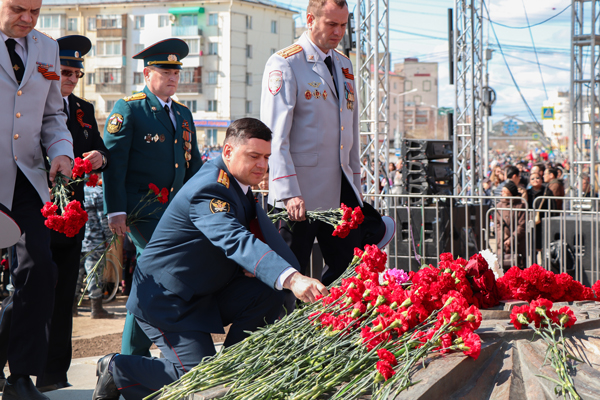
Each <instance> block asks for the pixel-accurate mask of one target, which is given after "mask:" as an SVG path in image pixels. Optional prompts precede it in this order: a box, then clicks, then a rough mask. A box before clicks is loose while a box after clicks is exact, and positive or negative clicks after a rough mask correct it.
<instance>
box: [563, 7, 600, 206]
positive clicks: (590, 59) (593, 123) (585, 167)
mask: <svg viewBox="0 0 600 400" xmlns="http://www.w3.org/2000/svg"><path fill="white" fill-rule="evenodd" d="M571 5H572V7H571V9H572V10H571V30H572V32H571V116H572V123H573V125H572V129H571V132H570V134H569V160H571V162H572V168H571V171H570V179H569V182H570V184H571V187H575V188H581V179H582V173H583V172H588V173H590V185H591V187H592V188H594V187H595V185H594V184H595V183H596V182H598V173H597V171H596V164H597V160H598V135H599V125H600V124H599V122H598V120H599V118H598V113H599V112H600V106H599V103H598V81H599V80H600V76H599V68H598V57H599V56H600V51H599V50H600V49H599V48H598V46H600V43H598V42H597V40H596V30H598V18H599V16H600V14H599V13H600V7H599V0H573V1H572V4H571ZM592 127H593V129H592ZM591 171H596V173H591ZM576 181H577V182H576ZM581 194H582V193H578V192H577V191H576V192H575V193H572V194H571V195H581Z"/></svg>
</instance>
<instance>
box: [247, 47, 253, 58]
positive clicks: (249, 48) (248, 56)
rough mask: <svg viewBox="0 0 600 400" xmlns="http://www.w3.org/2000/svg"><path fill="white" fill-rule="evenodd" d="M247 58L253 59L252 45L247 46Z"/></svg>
mask: <svg viewBox="0 0 600 400" xmlns="http://www.w3.org/2000/svg"><path fill="white" fill-rule="evenodd" d="M246 57H247V58H252V45H251V44H247V45H246Z"/></svg>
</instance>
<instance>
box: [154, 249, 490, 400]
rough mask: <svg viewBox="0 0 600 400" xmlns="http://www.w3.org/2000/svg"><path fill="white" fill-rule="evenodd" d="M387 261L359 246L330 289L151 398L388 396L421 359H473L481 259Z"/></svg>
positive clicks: (477, 341)
mask: <svg viewBox="0 0 600 400" xmlns="http://www.w3.org/2000/svg"><path fill="white" fill-rule="evenodd" d="M386 261H387V255H386V254H385V253H384V252H382V251H381V250H379V249H378V248H377V247H376V246H366V247H365V250H364V251H361V250H359V249H356V250H355V256H354V260H353V261H352V263H351V264H350V267H349V268H348V270H347V272H346V273H345V275H344V276H343V277H341V278H340V279H338V281H336V282H334V284H333V285H332V286H331V287H330V292H329V295H328V296H325V297H321V298H320V299H319V301H317V302H315V303H313V304H310V305H306V306H304V307H302V308H299V309H297V310H296V311H295V312H294V313H292V314H291V315H288V316H286V317H285V318H283V319H282V320H280V321H277V322H275V323H274V324H272V325H269V326H266V327H265V328H262V329H259V330H258V331H256V332H254V333H253V334H252V335H251V336H250V337H249V338H247V339H246V340H244V341H242V342H240V343H238V344H236V345H234V346H231V347H229V348H226V349H224V350H222V351H220V352H219V353H218V354H217V355H216V356H214V357H212V358H209V359H205V360H204V361H203V362H202V363H201V364H199V365H198V366H197V367H195V368H194V369H192V370H191V371H190V372H189V373H188V374H186V375H184V376H183V377H182V378H181V379H180V380H179V381H177V382H175V383H174V384H172V385H169V386H166V387H164V388H163V389H162V390H161V391H160V392H159V393H157V394H155V395H153V396H158V397H159V398H161V399H180V398H183V397H185V396H187V395H189V394H191V393H195V392H198V391H202V390H206V389H209V388H212V387H215V386H219V385H225V386H227V387H230V390H229V392H228V393H227V395H225V396H224V397H223V399H247V398H260V399H264V398H270V399H282V400H283V399H295V400H301V399H302V400H304V399H311V398H320V397H319V396H327V397H328V398H331V399H348V400H349V399H356V398H358V397H360V396H361V395H363V394H365V393H371V396H372V397H371V398H372V399H387V398H393V397H395V396H396V394H397V393H399V392H401V391H403V390H405V389H406V388H408V387H409V386H410V385H412V384H413V383H412V382H411V378H410V377H411V374H412V373H413V372H414V370H415V367H416V366H417V365H418V363H419V361H421V360H422V359H423V358H424V357H427V356H429V355H431V354H434V353H446V352H450V351H462V352H464V353H465V354H466V355H468V356H470V357H473V358H477V357H478V356H479V353H480V350H481V341H480V339H479V336H478V335H477V334H476V333H474V331H475V330H476V329H477V328H478V327H479V325H480V323H481V313H480V311H479V309H478V308H477V306H476V305H474V304H472V303H473V302H474V301H480V300H475V299H479V298H480V297H479V296H477V297H476V296H474V292H473V290H472V289H471V285H472V283H471V282H470V281H471V280H472V281H473V282H475V284H474V285H475V287H478V288H479V287H480V288H481V290H480V291H478V292H477V293H482V294H481V298H489V292H488V291H486V290H487V289H486V285H485V283H484V282H483V281H485V278H484V276H485V275H486V272H485V268H486V266H487V263H485V260H483V262H482V261H481V260H480V259H478V258H475V259H472V260H471V261H472V262H471V261H466V260H462V259H458V260H453V258H452V256H451V255H449V254H447V255H444V261H442V262H440V265H439V267H437V268H436V267H433V266H429V267H426V268H423V269H421V270H420V271H418V272H416V273H415V272H411V273H410V275H407V274H406V273H405V272H404V271H399V270H388V271H386V270H385V264H386ZM470 262H471V263H470ZM469 263H470V264H469ZM467 265H469V267H468V269H467V268H465V267H466V266H467ZM469 269H470V270H471V272H470V273H468V272H467V271H469ZM409 277H410V279H408V278H409ZM486 296H487V297H486ZM153 398H154V397H153Z"/></svg>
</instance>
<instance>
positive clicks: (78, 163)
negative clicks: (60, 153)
mask: <svg viewBox="0 0 600 400" xmlns="http://www.w3.org/2000/svg"><path fill="white" fill-rule="evenodd" d="M90 172H92V162H91V161H90V160H87V159H85V160H82V159H81V158H80V157H77V158H75V160H74V161H73V179H77V178H78V177H82V176H84V175H85V174H89V173H90Z"/></svg>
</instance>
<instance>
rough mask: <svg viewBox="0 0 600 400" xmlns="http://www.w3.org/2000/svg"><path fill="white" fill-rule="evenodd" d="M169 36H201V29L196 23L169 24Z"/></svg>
mask: <svg viewBox="0 0 600 400" xmlns="http://www.w3.org/2000/svg"><path fill="white" fill-rule="evenodd" d="M171 36H174V37H177V36H202V29H200V28H198V25H189V26H178V25H173V26H171Z"/></svg>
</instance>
